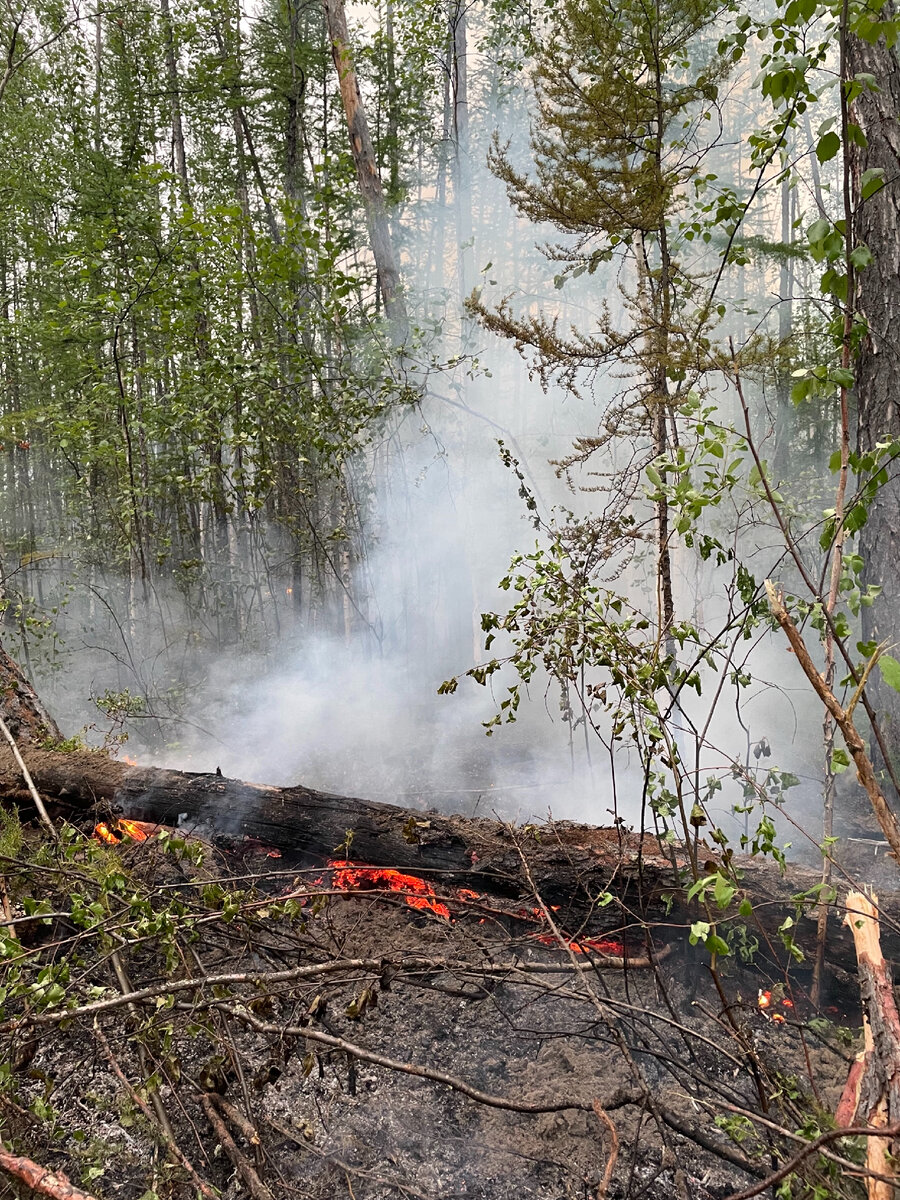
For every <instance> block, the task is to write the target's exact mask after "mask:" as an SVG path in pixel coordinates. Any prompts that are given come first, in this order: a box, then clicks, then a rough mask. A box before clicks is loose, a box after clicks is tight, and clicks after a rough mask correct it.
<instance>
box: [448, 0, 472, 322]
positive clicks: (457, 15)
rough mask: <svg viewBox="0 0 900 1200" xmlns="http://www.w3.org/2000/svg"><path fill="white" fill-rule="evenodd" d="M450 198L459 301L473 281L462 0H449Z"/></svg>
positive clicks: (466, 49) (466, 56) (466, 74)
mask: <svg viewBox="0 0 900 1200" xmlns="http://www.w3.org/2000/svg"><path fill="white" fill-rule="evenodd" d="M451 21H452V26H453V39H452V44H453V166H454V177H453V199H454V205H455V208H456V240H457V247H456V253H457V264H458V265H457V274H458V278H459V299H460V303H461V304H462V303H463V302H464V301H465V298H466V296H468V294H469V292H470V291H471V289H472V285H473V283H474V270H473V251H472V179H471V171H470V169H469V166H470V163H469V67H468V38H467V28H466V0H453V4H452V10H451Z"/></svg>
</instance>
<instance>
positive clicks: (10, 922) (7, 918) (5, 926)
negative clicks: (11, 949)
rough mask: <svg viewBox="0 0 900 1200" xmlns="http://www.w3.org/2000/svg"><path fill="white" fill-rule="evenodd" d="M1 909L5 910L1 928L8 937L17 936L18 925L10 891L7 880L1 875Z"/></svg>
mask: <svg viewBox="0 0 900 1200" xmlns="http://www.w3.org/2000/svg"><path fill="white" fill-rule="evenodd" d="M0 909H2V910H3V923H2V924H0V929H2V930H3V932H4V933H5V934H6V936H7V937H8V938H14V937H15V936H16V925H15V920H14V918H13V910H12V906H11V905H10V903H9V892H8V891H7V890H6V880H5V879H3V877H2V876H0Z"/></svg>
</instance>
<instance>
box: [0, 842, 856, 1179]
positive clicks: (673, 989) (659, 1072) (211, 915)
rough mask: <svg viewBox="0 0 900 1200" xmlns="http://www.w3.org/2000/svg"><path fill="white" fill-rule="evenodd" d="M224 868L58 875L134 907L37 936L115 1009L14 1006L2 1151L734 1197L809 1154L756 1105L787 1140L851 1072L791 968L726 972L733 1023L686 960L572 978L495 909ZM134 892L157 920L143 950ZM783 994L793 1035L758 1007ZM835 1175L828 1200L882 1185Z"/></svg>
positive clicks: (28, 936) (603, 969) (79, 1161)
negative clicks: (112, 886) (108, 888)
mask: <svg viewBox="0 0 900 1200" xmlns="http://www.w3.org/2000/svg"><path fill="white" fill-rule="evenodd" d="M93 854H94V852H93V851H89V852H88V857H90V856H91V855H93ZM104 855H109V856H110V857H109V859H108V861H107V859H105V858H104V857H103V856H104ZM210 862H211V859H209V858H208V859H207V865H204V866H203V867H202V868H199V869H198V868H196V867H195V866H193V865H191V864H190V863H188V862H187V861H186V860H184V861H177V860H175V861H173V857H172V855H171V854H168V855H166V854H163V853H162V852H161V851H159V850H157V849H156V848H155V847H154V846H152V845H149V846H148V845H147V844H145V845H144V846H142V847H131V848H124V849H123V848H119V850H118V851H116V850H108V849H106V848H103V849H98V851H97V852H96V855H95V856H94V859H93V861H91V862H90V863H87V862H85V863H82V861H81V860H80V859H77V858H76V859H75V860H74V861H73V866H72V871H71V873H70V877H69V878H68V879H67V880H66V879H65V878H59V877H57V878H56V879H55V880H54V877H53V875H52V873H51V874H49V875H47V876H46V877H45V880H48V881H49V882H46V883H45V890H46V896H45V898H46V900H47V901H48V902H52V903H54V904H56V905H60V906H63V905H64V896H66V897H68V899H69V900H71V897H72V895H73V894H76V893H77V892H78V891H79V889H81V890H83V891H84V892H85V894H87V892H88V890H89V883H88V880H89V879H90V878H97V877H98V866H97V864H98V863H99V864H100V867H99V870H100V874H102V872H103V871H109V870H113V869H115V870H120V869H121V871H122V873H123V877H124V878H126V879H127V885H125V886H124V887H120V888H119V893H118V894H119V896H120V902H119V903H118V906H117V905H116V904H113V905H111V906H109V908H108V911H109V912H110V913H111V914H117V915H115V916H111V917H109V918H107V917H104V919H103V920H102V921H100V922H98V924H97V925H96V926H95V927H90V926H89V927H88V928H86V929H85V928H82V929H81V930H79V929H77V928H74V927H73V926H72V924H71V921H69V920H54V921H53V922H51V925H50V926H49V927H48V926H46V925H43V926H42V925H37V924H35V925H34V926H27V925H25V926H23V927H22V930H23V932H22V939H23V945H24V946H25V947H26V948H29V949H28V952H29V954H30V955H31V959H33V960H34V969H35V970H37V969H38V967H39V965H40V964H41V963H43V964H44V965H45V966H46V965H47V964H48V963H54V962H55V963H57V964H58V963H59V962H60V961H61V960H62V958H63V957H65V958H66V959H67V961H68V964H69V966H70V968H71V970H70V973H69V981H68V983H67V989H68V996H67V999H68V1000H70V1001H75V1000H77V1001H78V1003H79V1005H80V1006H81V1007H82V1008H83V1007H84V1006H85V1005H89V1004H91V1003H94V1004H96V1003H98V1002H99V1003H101V1004H105V1003H107V1001H109V1002H111V1004H113V1005H114V1007H109V1008H105V1009H101V1010H96V1009H88V1010H87V1011H84V1012H76V1013H75V1015H73V1016H72V1017H71V1018H70V1019H69V1020H67V1021H66V1022H62V1023H61V1022H59V1021H57V1020H56V1019H55V1017H54V1018H52V1019H45V1020H44V1023H42V1024H33V1023H31V1024H29V1023H28V1022H26V1023H24V1024H14V1023H11V1022H15V1021H16V1020H17V1019H19V1018H21V1017H22V1016H24V1015H25V1014H26V1013H29V1012H30V1013H32V1014H33V1015H39V1014H38V1011H37V1009H38V1006H36V1005H35V1004H34V1003H30V1002H29V1001H28V999H27V997H26V998H25V999H24V1000H22V1001H21V1002H19V1003H18V1007H17V1006H16V1004H12V1005H10V1004H9V1003H8V1005H7V1009H6V1022H5V1024H4V1025H3V1038H4V1040H5V1046H4V1047H3V1049H4V1053H5V1057H6V1059H7V1061H8V1063H9V1065H10V1069H9V1071H8V1072H7V1073H6V1075H5V1078H4V1082H3V1088H2V1091H0V1103H2V1108H0V1112H2V1119H3V1126H4V1133H3V1137H4V1141H5V1142H6V1144H7V1145H11V1146H13V1147H14V1148H15V1150H16V1151H17V1152H18V1153H23V1154H27V1155H29V1156H30V1157H32V1158H33V1159H34V1160H35V1161H37V1162H39V1163H40V1164H41V1165H43V1166H47V1167H52V1168H55V1169H62V1170H64V1171H66V1172H67V1173H68V1174H69V1176H70V1177H71V1179H72V1181H73V1182H74V1183H76V1184H79V1185H80V1186H82V1187H85V1188H86V1189H87V1190H88V1191H89V1192H90V1193H92V1194H93V1195H95V1196H97V1197H98V1198H99V1200H105V1198H106V1197H110V1198H112V1197H121V1198H122V1200H147V1197H149V1196H156V1197H182V1196H184V1197H187V1196H191V1195H196V1194H197V1191H198V1184H197V1178H199V1179H200V1180H202V1181H204V1185H205V1186H208V1187H209V1188H211V1189H217V1190H219V1191H220V1192H221V1194H222V1195H224V1196H225V1197H228V1198H233V1200H238V1198H239V1197H245V1196H248V1195H249V1196H254V1197H255V1200H268V1197H274V1198H278V1197H303V1198H306V1200H334V1198H335V1197H341V1196H346V1197H348V1198H349V1200H363V1198H366V1200H382V1198H384V1200H387V1198H388V1197H395V1196H410V1197H428V1198H429V1200H451V1197H452V1198H457V1197H458V1198H462V1197H471V1198H472V1200H475V1198H476V1197H477V1198H484V1200H488V1198H490V1200H513V1197H515V1198H516V1200H531V1198H534V1200H537V1198H538V1197H540V1198H545V1200H562V1198H564V1197H591V1198H593V1197H597V1196H600V1195H602V1194H603V1187H604V1186H605V1184H606V1185H608V1187H607V1193H606V1194H607V1195H608V1196H609V1197H611V1198H617V1200H624V1198H626V1197H627V1198H629V1200H637V1198H638V1197H644V1198H646V1200H668V1198H669V1197H691V1198H693V1200H707V1198H716V1200H720V1198H724V1197H726V1196H728V1195H730V1194H731V1193H733V1192H736V1191H739V1190H740V1189H741V1188H742V1187H746V1186H747V1185H748V1184H751V1183H753V1182H754V1180H757V1179H759V1178H760V1177H762V1176H764V1175H765V1174H766V1172H767V1171H769V1170H770V1169H771V1168H772V1165H773V1164H774V1163H777V1162H778V1161H780V1159H781V1158H782V1157H784V1156H785V1155H786V1154H788V1153H790V1152H792V1150H793V1149H794V1148H795V1147H794V1144H793V1143H792V1142H791V1140H790V1138H789V1137H788V1138H787V1139H785V1137H782V1136H781V1135H779V1134H778V1133H776V1132H772V1129H769V1128H768V1127H767V1126H766V1125H765V1124H763V1123H761V1122H759V1121H755V1120H753V1119H751V1120H747V1118H745V1117H742V1116H741V1110H743V1111H745V1112H747V1113H749V1114H751V1117H752V1115H753V1114H757V1115H760V1114H761V1115H762V1117H763V1120H767V1121H769V1122H770V1125H771V1126H772V1128H774V1129H778V1128H783V1129H787V1131H788V1133H790V1132H791V1131H793V1130H795V1129H797V1128H800V1127H801V1126H804V1125H807V1126H808V1124H809V1122H810V1121H813V1120H815V1118H816V1114H824V1113H827V1112H833V1111H834V1108H835V1105H836V1102H837V1099H838V1096H839V1094H840V1090H841V1088H842V1086H843V1083H844V1081H845V1079H846V1075H847V1069H848V1063H849V1061H850V1060H851V1059H852V1056H853V1050H854V1047H852V1046H850V1045H849V1044H848V1040H847V1037H846V1036H845V1038H844V1040H843V1041H842V1039H841V1034H840V1031H839V1030H838V1029H837V1028H836V1023H838V1017H835V1023H832V1024H827V1023H825V1022H819V1023H816V1022H813V1023H812V1024H810V1023H809V1022H808V1021H807V1020H806V1017H807V1016H808V1015H809V1014H808V1013H807V1012H805V1011H804V1008H803V999H802V994H801V993H802V989H800V990H799V991H798V992H797V993H794V992H792V989H791V981H790V978H789V979H788V981H787V987H786V988H785V986H784V980H783V979H782V980H781V982H780V983H779V981H778V980H777V979H776V980H771V979H765V978H762V977H761V976H760V974H759V973H758V972H757V971H756V970H755V969H754V968H753V967H752V966H744V967H739V966H737V965H736V964H734V963H731V964H730V965H728V966H727V967H726V968H725V969H724V970H723V974H722V981H721V982H722V985H723V987H724V988H725V990H726V996H725V999H726V1000H727V1004H728V1011H727V1012H726V1009H725V1005H724V1004H723V996H722V995H721V994H720V993H719V992H718V990H717V988H716V986H715V985H714V982H713V979H712V978H711V976H710V974H709V972H708V970H707V969H705V968H704V966H703V961H704V960H703V956H702V954H701V952H700V951H699V950H694V949H692V948H689V947H686V946H683V945H682V946H679V947H678V948H676V949H675V950H674V951H673V952H672V953H670V954H669V955H668V957H663V958H661V959H660V960H659V961H658V962H657V963H656V966H655V967H653V966H643V967H635V968H625V969H623V968H622V967H609V966H602V965H599V964H598V963H594V964H593V965H592V964H591V962H590V961H589V960H587V959H585V957H584V956H581V957H580V958H578V959H577V963H578V969H575V967H573V965H572V961H571V960H570V956H569V954H568V953H567V952H566V951H565V950H563V949H552V948H550V947H547V946H545V945H542V944H540V943H539V942H537V941H536V940H535V938H534V936H533V933H532V932H530V931H527V930H526V931H525V932H523V931H522V930H521V929H517V928H516V925H515V922H513V923H510V922H508V921H502V920H500V919H494V918H492V917H491V916H490V915H485V912H484V909H483V908H481V909H479V908H474V909H473V910H472V911H471V912H468V913H466V912H457V913H456V914H455V916H454V919H453V920H452V921H450V922H448V921H446V920H443V919H441V918H439V917H438V916H436V915H434V914H433V913H432V912H431V911H428V910H424V911H422V910H414V909H411V908H410V907H409V906H408V905H407V904H406V903H405V901H404V899H403V898H402V897H401V896H389V897H384V896H372V895H366V894H348V895H333V894H332V895H320V896H315V895H309V896H307V897H305V899H304V900H303V902H302V903H301V902H300V901H297V900H296V899H294V900H293V901H288V902H287V904H285V901H284V900H283V897H281V896H279V892H284V891H285V889H286V888H287V889H288V891H289V892H291V894H292V895H293V896H294V897H296V895H297V880H296V879H293V880H291V879H284V878H280V877H278V876H276V875H273V876H272V877H271V878H268V879H263V877H262V874H261V873H258V874H257V875H256V876H255V877H254V878H244V879H241V880H231V881H229V880H227V879H226V878H225V877H224V876H223V873H222V871H221V870H220V869H219V868H213V867H211V866H210V865H209V863H210ZM88 866H90V868H91V870H90V871H88V870H87V867H88ZM24 877H25V876H24V872H23V874H22V876H21V877H20V884H21V882H22V880H24ZM14 883H15V881H14V880H13V884H14ZM291 889H293V890H292V891H291ZM314 890H315V889H310V891H314ZM13 892H14V893H15V886H13ZM172 896H177V897H178V898H179V899H178V903H179V905H180V906H181V910H182V911H181V914H180V917H179V918H178V919H177V920H175V921H174V927H173V928H170V929H168V931H166V929H165V928H163V926H164V925H165V918H164V917H161V916H160V911H159V910H160V908H161V906H163V900H164V899H165V898H166V897H170V898H171V897H172ZM130 897H140V898H141V903H142V904H143V903H144V902H145V901H146V902H147V903H148V904H150V907H151V908H153V905H154V904H155V905H156V909H154V912H155V913H156V915H155V916H154V917H150V916H149V915H148V923H147V924H146V925H145V926H144V927H143V931H142V933H141V934H140V935H139V936H134V929H135V928H136V926H135V925H134V924H132V925H131V926H128V927H127V929H126V914H129V919H131V916H130V914H133V913H134V912H135V910H136V908H138V909H139V908H140V905H139V904H138V905H136V904H135V902H134V900H133V899H132V898H130ZM151 898H155V900H153V899H151ZM14 899H15V895H14ZM57 911H58V910H57ZM148 911H149V910H148ZM153 921H156V925H154V924H153ZM138 925H139V922H138ZM656 937H657V939H658V940H659V938H660V933H659V932H657V934H656ZM114 954H116V955H118V956H119V960H120V963H121V964H122V965H124V967H125V969H126V975H127V980H128V986H130V987H131V988H132V989H135V990H136V991H137V999H136V1000H135V1001H134V1002H132V1003H130V1004H126V1003H124V1001H123V998H122V996H121V994H120V993H121V990H122V981H121V978H120V977H119V976H117V974H116V970H115V969H114V968H115V963H114ZM31 959H29V961H31ZM707 961H708V959H707ZM306 968H308V969H309V972H308V974H306V975H302V974H298V972H299V971H301V970H304V969H306ZM29 969H30V968H29ZM292 972H293V973H294V974H293V977H291V978H285V977H284V976H285V975H286V974H287V975H290V973H292ZM223 974H227V975H229V976H231V979H230V981H229V982H227V983H222V982H219V983H218V984H216V983H215V982H214V980H215V978H216V977H220V976H222V975H223ZM235 975H237V976H241V977H242V978H238V979H236V978H234V976H235ZM204 978H208V979H210V982H209V983H207V984H205V985H203V984H201V983H199V982H197V983H194V984H189V982H188V981H190V980H194V981H199V980H203V979H204ZM763 985H765V986H767V987H774V990H773V992H772V996H773V1000H774V1006H775V1007H776V1008H778V1007H779V1006H781V1008H780V1012H781V1013H782V1015H785V1016H786V1018H787V1019H786V1020H785V1021H783V1022H781V1023H778V1024H775V1023H773V1022H772V1020H771V1019H769V1018H767V1017H766V1016H765V1015H764V1014H763V1013H762V1012H761V1011H760V1010H759V1008H758V1005H757V995H758V990H759V988H760V987H761V986H763ZM91 989H94V990H93V991H91ZM100 989H103V990H102V991H101V990H100ZM142 989H144V990H147V989H149V991H150V992H151V993H153V994H150V995H143V996H142ZM790 995H795V1005H794V1007H793V1008H792V1007H790V1006H789V1005H788V1006H784V1005H783V1000H785V999H788V998H789V996H790ZM92 997H93V999H92ZM43 1012H44V1014H45V1016H46V1014H47V1013H52V1012H53V1009H52V1006H51V1007H50V1008H44V1010H43ZM101 1035H102V1036H101ZM329 1039H331V1040H330V1041H329ZM360 1051H361V1052H362V1053H360ZM379 1057H383V1058H384V1059H388V1060H391V1062H392V1063H393V1064H403V1065H405V1066H406V1067H407V1068H409V1069H408V1070H405V1071H404V1070H399V1069H396V1066H394V1067H391V1066H386V1065H384V1064H379V1063H378V1062H377V1061H376V1062H373V1061H372V1059H373V1058H374V1059H376V1060H377V1059H378V1058H379ZM417 1072H424V1074H425V1075H426V1076H427V1075H430V1076H431V1077H423V1075H422V1074H420V1073H417ZM439 1075H441V1076H444V1077H446V1078H439V1077H438V1076H439ZM148 1080H149V1082H148ZM473 1090H474V1091H475V1092H478V1093H482V1095H475V1096H473V1095H472V1094H471V1092H472V1091H473ZM467 1092H468V1093H469V1094H467ZM762 1098H764V1100H763V1099H762ZM763 1103H764V1104H765V1106H766V1107H765V1111H763ZM598 1107H599V1109H600V1110H601V1111H599V1112H598V1111H597V1109H598ZM516 1109H532V1110H541V1109H543V1110H545V1111H515V1110H516ZM160 1110H161V1111H162V1113H163V1114H164V1116H165V1120H167V1121H168V1123H169V1126H170V1130H169V1133H168V1134H167V1133H166V1131H165V1128H164V1125H165V1121H163V1120H162V1118H161V1117H160ZM210 1112H212V1113H213V1117H212V1118H211V1117H210ZM214 1118H217V1119H218V1121H219V1122H220V1123H221V1127H224V1128H225V1129H226V1131H227V1134H228V1137H230V1139H231V1141H232V1148H231V1149H229V1148H228V1146H227V1145H226V1144H225V1143H226V1141H227V1138H226V1139H223V1138H222V1136H221V1133H220V1129H219V1130H217V1128H216V1125H215V1122H214ZM717 1120H718V1123H717ZM723 1126H724V1127H723ZM167 1136H169V1137H170V1138H171V1139H173V1140H174V1143H175V1144H176V1145H177V1147H178V1151H179V1152H180V1153H181V1154H182V1155H183V1156H184V1157H185V1158H186V1159H187V1160H189V1162H190V1163H191V1166H192V1168H193V1169H194V1171H195V1172H196V1178H194V1179H192V1178H191V1177H190V1176H189V1174H188V1171H187V1170H186V1169H185V1167H184V1165H183V1164H182V1163H179V1162H175V1161H173V1153H172V1146H171V1144H167V1140H166V1139H167ZM845 1152H849V1151H845ZM611 1158H614V1160H615V1161H614V1165H613V1169H612V1171H611V1175H610V1178H609V1179H608V1180H607V1181H605V1176H606V1173H607V1168H608V1165H609V1164H610V1160H611ZM248 1167H249V1170H250V1172H251V1173H252V1174H250V1175H248V1173H247V1170H246V1168H248ZM805 1169H807V1170H808V1171H810V1172H812V1173H813V1175H814V1176H815V1173H816V1172H819V1175H821V1176H822V1177H823V1178H826V1177H827V1175H828V1171H829V1170H830V1171H831V1172H832V1175H834V1171H836V1170H838V1169H837V1168H835V1167H833V1166H829V1164H828V1163H824V1164H822V1163H819V1162H817V1161H816V1160H813V1161H811V1162H810V1163H808V1164H807V1167H806V1168H805ZM823 1172H824V1175H823V1174H822V1173H823ZM815 1177H816V1179H818V1176H815ZM835 1178H836V1179H837V1180H838V1182H837V1183H835V1184H834V1186H833V1190H832V1192H831V1193H829V1194H833V1195H834V1196H848V1197H851V1196H855V1195H861V1194H862V1193H861V1192H859V1191H854V1188H858V1187H859V1185H858V1184H857V1183H855V1182H854V1181H852V1180H850V1179H848V1178H847V1176H846V1172H845V1171H838V1175H837V1176H835ZM259 1189H262V1190H259ZM210 1194H212V1192H210Z"/></svg>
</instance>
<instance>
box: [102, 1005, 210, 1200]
mask: <svg viewBox="0 0 900 1200" xmlns="http://www.w3.org/2000/svg"><path fill="white" fill-rule="evenodd" d="M94 1036H95V1037H96V1038H97V1041H98V1042H99V1043H100V1045H101V1046H102V1047H103V1051H104V1053H105V1054H106V1057H107V1059H108V1060H109V1065H110V1066H111V1067H112V1069H113V1072H114V1073H115V1075H116V1078H117V1079H119V1080H120V1081H121V1083H122V1085H123V1086H124V1087H125V1089H126V1091H127V1092H128V1094H129V1096H130V1097H131V1099H132V1101H133V1102H134V1103H135V1104H136V1105H137V1107H138V1108H139V1109H140V1110H141V1112H142V1113H143V1114H144V1116H145V1117H146V1118H147V1120H148V1121H149V1122H150V1124H151V1125H153V1124H155V1123H156V1118H155V1116H154V1115H153V1113H152V1112H151V1110H150V1106H149V1104H147V1102H146V1101H145V1100H144V1099H143V1098H142V1097H141V1095H140V1093H139V1092H138V1091H137V1089H136V1088H134V1087H132V1085H131V1083H129V1081H128V1079H127V1077H126V1076H125V1073H124V1072H123V1070H122V1068H121V1067H120V1066H119V1063H118V1061H117V1059H116V1056H115V1055H114V1054H113V1052H112V1048H111V1047H110V1044H109V1042H108V1041H107V1038H106V1035H105V1034H104V1032H103V1030H102V1029H101V1028H100V1026H99V1025H98V1023H97V1021H96V1020H95V1021H94ZM163 1137H164V1138H165V1141H166V1147H167V1148H168V1150H169V1153H170V1154H171V1155H172V1157H173V1158H175V1159H177V1160H178V1162H179V1163H180V1164H181V1166H182V1167H184V1169H185V1171H187V1173H188V1175H190V1177H191V1179H192V1180H193V1181H194V1183H195V1184H196V1186H197V1190H198V1191H199V1192H200V1193H201V1194H202V1195H204V1196H206V1198H207V1200H219V1193H218V1192H216V1191H215V1190H214V1189H213V1188H212V1187H211V1186H210V1185H209V1184H208V1183H207V1182H206V1181H205V1180H204V1179H202V1178H201V1176H200V1175H198V1174H197V1172H196V1171H195V1169H194V1167H193V1166H192V1165H191V1162H190V1160H189V1159H188V1158H187V1157H186V1156H185V1155H184V1153H183V1152H182V1150H181V1148H180V1147H179V1145H178V1143H177V1142H175V1141H170V1140H169V1138H167V1137H166V1135H165V1131H163Z"/></svg>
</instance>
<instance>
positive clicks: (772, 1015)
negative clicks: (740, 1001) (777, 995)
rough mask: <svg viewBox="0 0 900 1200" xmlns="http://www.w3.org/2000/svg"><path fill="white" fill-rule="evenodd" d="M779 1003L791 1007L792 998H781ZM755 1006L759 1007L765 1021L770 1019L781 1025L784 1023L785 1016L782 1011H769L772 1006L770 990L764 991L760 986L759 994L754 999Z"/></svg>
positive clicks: (792, 1003)
mask: <svg viewBox="0 0 900 1200" xmlns="http://www.w3.org/2000/svg"><path fill="white" fill-rule="evenodd" d="M781 1003H782V1004H783V1005H784V1007H785V1008H793V1007H794V1002H793V1000H782V1001H781ZM756 1006H757V1008H758V1009H759V1011H760V1012H761V1013H762V1015H763V1016H764V1017H765V1018H766V1020H767V1021H772V1022H773V1023H774V1024H775V1025H783V1024H784V1023H785V1021H786V1019H787V1018H786V1017H785V1015H784V1013H780V1012H770V1011H769V1010H770V1009H771V1007H772V993H771V992H769V991H765V992H764V991H763V990H762V988H760V990H759V994H758V996H757V999H756Z"/></svg>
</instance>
